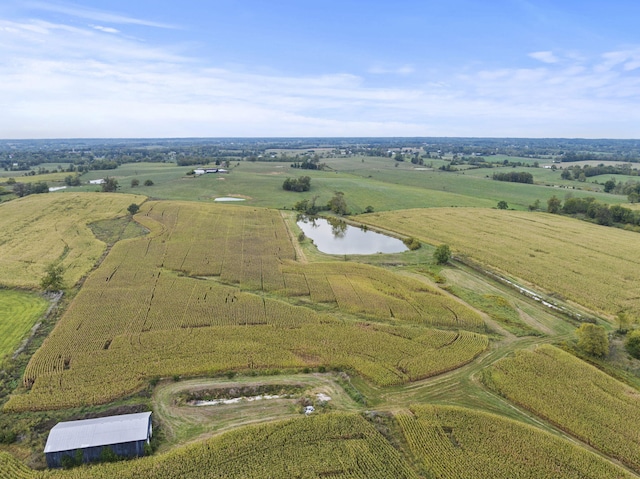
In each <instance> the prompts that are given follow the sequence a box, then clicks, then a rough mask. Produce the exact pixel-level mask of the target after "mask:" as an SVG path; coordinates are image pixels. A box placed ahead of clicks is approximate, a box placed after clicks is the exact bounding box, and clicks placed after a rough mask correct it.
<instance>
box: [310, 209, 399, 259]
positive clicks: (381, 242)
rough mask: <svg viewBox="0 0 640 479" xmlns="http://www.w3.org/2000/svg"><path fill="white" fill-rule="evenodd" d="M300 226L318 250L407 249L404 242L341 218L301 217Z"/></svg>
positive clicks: (395, 251)
mask: <svg viewBox="0 0 640 479" xmlns="http://www.w3.org/2000/svg"><path fill="white" fill-rule="evenodd" d="M298 226H299V227H300V229H301V230H302V231H303V232H304V234H305V235H306V236H308V237H309V238H311V239H312V240H313V242H314V244H315V245H316V247H317V248H318V250H320V251H322V252H323V253H327V254H375V253H401V252H402V251H407V247H406V246H405V245H404V243H403V242H402V241H400V240H399V239H397V238H392V237H391V236H387V235H383V234H381V233H376V232H375V231H369V230H368V228H367V227H366V226H363V227H360V228H357V227H354V226H350V225H348V224H347V223H346V222H345V221H343V220H342V219H340V218H333V217H332V218H317V217H306V216H300V217H298Z"/></svg>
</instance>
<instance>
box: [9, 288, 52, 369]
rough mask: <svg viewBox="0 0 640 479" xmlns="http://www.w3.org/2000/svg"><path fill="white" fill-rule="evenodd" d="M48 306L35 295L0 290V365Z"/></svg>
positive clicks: (44, 300)
mask: <svg viewBox="0 0 640 479" xmlns="http://www.w3.org/2000/svg"><path fill="white" fill-rule="evenodd" d="M48 305H49V302H48V301H47V300H46V299H44V298H42V297H41V296H38V295H37V294H32V293H27V292H23V291H14V290H10V289H0V364H1V363H2V358H4V357H5V356H6V355H8V354H11V353H12V352H14V351H15V350H16V348H17V347H18V346H19V345H20V342H21V341H22V340H23V339H24V338H25V337H26V336H27V334H28V333H29V330H30V329H31V328H32V327H33V325H34V324H35V323H36V321H37V320H38V318H40V317H41V316H42V314H43V313H44V312H45V311H46V310H47V306H48Z"/></svg>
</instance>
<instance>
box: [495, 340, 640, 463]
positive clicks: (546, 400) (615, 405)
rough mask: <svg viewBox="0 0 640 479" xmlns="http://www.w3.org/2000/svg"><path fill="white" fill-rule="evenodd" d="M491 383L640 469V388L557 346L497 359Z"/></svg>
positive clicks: (607, 452) (575, 433)
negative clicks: (624, 382)
mask: <svg viewBox="0 0 640 479" xmlns="http://www.w3.org/2000/svg"><path fill="white" fill-rule="evenodd" d="M485 382H486V383H487V384H488V385H490V386H491V387H493V388H495V389H496V390H497V391H498V392H499V393H500V394H502V395H504V396H505V397H507V398H508V399H509V400H511V401H513V402H515V403H517V404H519V405H521V406H523V407H525V408H527V409H529V410H530V411H532V412H534V413H535V414H537V415H539V416H541V417H544V418H545V419H547V420H549V421H551V422H553V423H554V424H556V425H557V426H559V427H560V428H562V429H563V430H565V431H567V432H569V433H571V434H573V435H575V436H577V437H579V438H580V439H582V440H583V441H585V442H586V443H588V444H589V445H591V446H593V447H595V448H597V449H599V450H600V451H602V452H604V453H605V454H607V455H609V456H611V457H615V458H616V459H619V460H620V461H622V462H623V463H625V464H627V465H628V466H629V467H632V468H633V469H635V470H636V471H640V431H639V430H638V429H637V428H635V427H633V425H634V424H639V423H640V393H638V391H637V390H635V389H633V388H631V387H630V386H627V385H626V384H623V383H621V382H620V381H617V380H615V379H613V378H612V377H611V376H609V375H607V374H605V373H603V372H601V371H600V370H598V369H596V368H595V367H593V366H591V365H589V364H587V363H585V362H583V361H581V360H579V359H577V358H575V357H574V356H572V355H570V354H568V353H566V352H564V351H562V350H560V349H558V348H555V347H553V346H548V345H544V346H540V347H538V348H537V349H536V350H535V351H519V352H518V353H517V354H516V355H515V356H513V357H509V358H505V359H503V360H501V361H499V362H497V363H495V364H494V365H493V366H492V367H491V368H490V370H489V372H488V374H487V377H486V378H485Z"/></svg>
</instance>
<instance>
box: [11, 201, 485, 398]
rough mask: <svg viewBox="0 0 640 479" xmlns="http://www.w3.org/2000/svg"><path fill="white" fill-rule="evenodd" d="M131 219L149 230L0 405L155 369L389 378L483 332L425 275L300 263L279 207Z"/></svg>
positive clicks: (188, 208)
mask: <svg viewBox="0 0 640 479" xmlns="http://www.w3.org/2000/svg"><path fill="white" fill-rule="evenodd" d="M136 219H137V220H138V221H139V222H140V223H141V224H142V225H144V226H145V227H146V228H147V229H148V230H149V231H150V234H149V235H148V236H145V237H141V238H134V239H128V240H123V241H120V242H118V243H116V244H115V245H114V247H113V248H112V250H111V252H110V254H109V255H108V256H107V258H106V259H105V260H104V261H103V263H102V264H101V266H100V267H99V268H98V269H97V270H96V271H94V272H93V273H92V274H91V276H90V277H89V278H88V279H87V280H86V281H85V283H84V285H83V288H82V289H81V291H80V292H79V293H78V295H77V296H76V298H75V299H74V301H73V302H72V304H71V305H70V306H69V308H68V310H67V311H66V313H65V315H64V317H63V318H62V319H61V320H60V322H59V323H58V325H57V326H56V328H55V329H54V331H53V332H52V333H51V335H50V336H49V337H48V338H47V339H46V341H45V342H44V344H43V346H42V347H41V348H40V349H39V350H38V351H37V352H36V354H35V355H34V356H33V357H32V359H31V361H30V363H29V365H28V366H27V369H26V371H25V375H24V386H25V388H26V389H27V391H25V392H24V393H23V394H15V395H13V396H12V397H11V399H10V400H9V401H8V403H7V404H6V405H5V410H7V411H17V410H29V409H50V408H62V407H70V406H77V405H86V404H98V403H104V402H107V401H111V400H114V399H116V398H118V397H121V396H123V395H126V394H129V393H132V392H134V391H136V390H139V389H141V388H142V387H143V386H144V385H145V384H146V383H147V381H148V380H149V379H151V378H153V377H167V376H172V375H206V374H220V373H222V372H225V371H252V370H267V369H280V368H292V369H294V370H300V369H303V368H305V367H307V368H308V367H319V366H325V367H333V368H341V369H348V370H352V371H356V372H358V373H359V374H360V375H362V376H364V377H365V378H367V379H369V380H370V381H372V382H373V383H375V384H378V385H380V386H386V385H393V384H401V383H405V382H408V381H415V380H418V379H422V378H426V377H429V376H432V375H435V374H440V373H442V372H446V371H449V370H451V369H455V368H457V367H459V366H461V365H463V364H466V363H468V362H470V361H472V360H473V359H474V358H475V357H476V356H477V355H479V354H480V353H481V352H483V351H484V350H485V349H486V348H487V346H488V339H487V337H486V336H485V335H483V334H481V333H480V331H481V330H483V323H482V320H481V319H480V318H479V316H478V315H477V313H475V312H473V311H472V310H470V309H468V308H466V307H465V306H464V305H462V304H460V303H459V302H457V301H455V300H453V299H451V298H449V297H448V296H446V295H444V294H442V293H441V292H439V291H438V290H437V289H436V288H435V287H429V286H427V285H425V284H424V283H422V282H419V281H417V280H409V279H407V278H405V277H401V276H398V275H396V274H395V273H392V272H389V271H385V270H383V269H380V268H375V267H371V266H366V265H358V264H355V263H354V264H351V263H339V262H338V263H331V262H329V263H321V264H317V265H314V264H309V265H304V266H303V265H298V264H297V263H296V262H295V261H294V258H295V254H296V253H295V249H294V247H293V245H292V243H291V239H290V237H289V233H288V231H287V229H286V227H285V225H284V220H283V218H282V216H281V215H280V213H279V212H277V211H274V210H266V209H258V208H234V207H230V206H223V205H207V204H201V203H187V202H184V203H180V202H146V203H145V204H144V205H143V209H142V211H141V213H140V214H138V215H137V216H136ZM305 285H306V286H305ZM305 288H306V289H305ZM258 292H260V293H261V294H257V293H258ZM305 297H307V299H306V300H305ZM367 297H370V298H371V299H370V300H367ZM288 300H295V302H296V303H297V304H304V302H305V301H309V302H312V303H313V304H316V305H317V304H320V303H321V304H324V305H325V306H324V307H322V308H320V312H317V311H316V310H315V309H314V308H311V307H307V306H305V305H302V306H301V305H293V304H291V303H290V302H288ZM301 300H305V301H303V302H302V303H300V301H301ZM367 319H377V320H384V321H385V322H384V323H378V322H368V321H367ZM432 326H441V327H444V328H446V329H433V328H432Z"/></svg>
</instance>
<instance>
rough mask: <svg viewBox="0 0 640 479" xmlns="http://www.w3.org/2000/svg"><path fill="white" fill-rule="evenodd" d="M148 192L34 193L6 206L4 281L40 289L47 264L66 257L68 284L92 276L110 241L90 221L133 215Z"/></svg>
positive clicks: (1, 239) (0, 235)
mask: <svg viewBox="0 0 640 479" xmlns="http://www.w3.org/2000/svg"><path fill="white" fill-rule="evenodd" d="M145 199H146V198H145V197H144V196H135V195H122V194H110V193H62V194H53V193H50V194H40V195H30V196H26V197H24V198H20V199H17V200H14V201H9V202H6V203H2V204H1V205H0V284H1V285H3V286H11V287H20V288H38V287H39V283H40V278H41V277H42V276H43V275H44V270H45V267H46V266H47V265H48V264H49V263H52V262H54V261H60V263H61V264H62V265H63V266H64V268H65V274H64V280H65V283H66V286H68V287H71V286H73V285H74V284H75V283H76V282H77V281H78V280H79V279H80V278H81V277H82V276H84V275H86V274H87V273H88V272H89V271H90V270H91V268H92V267H93V266H94V265H95V263H96V261H97V260H98V259H99V258H100V256H101V255H102V253H103V252H104V250H105V248H106V245H105V244H104V243H103V242H102V241H99V240H98V239H96V237H95V236H94V235H93V233H92V232H91V229H90V228H89V226H88V224H89V223H92V222H94V221H99V220H104V219H109V218H115V217H116V216H122V215H126V214H127V207H128V206H129V205H130V204H131V203H137V204H140V203H142V202H143V201H144V200H145Z"/></svg>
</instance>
